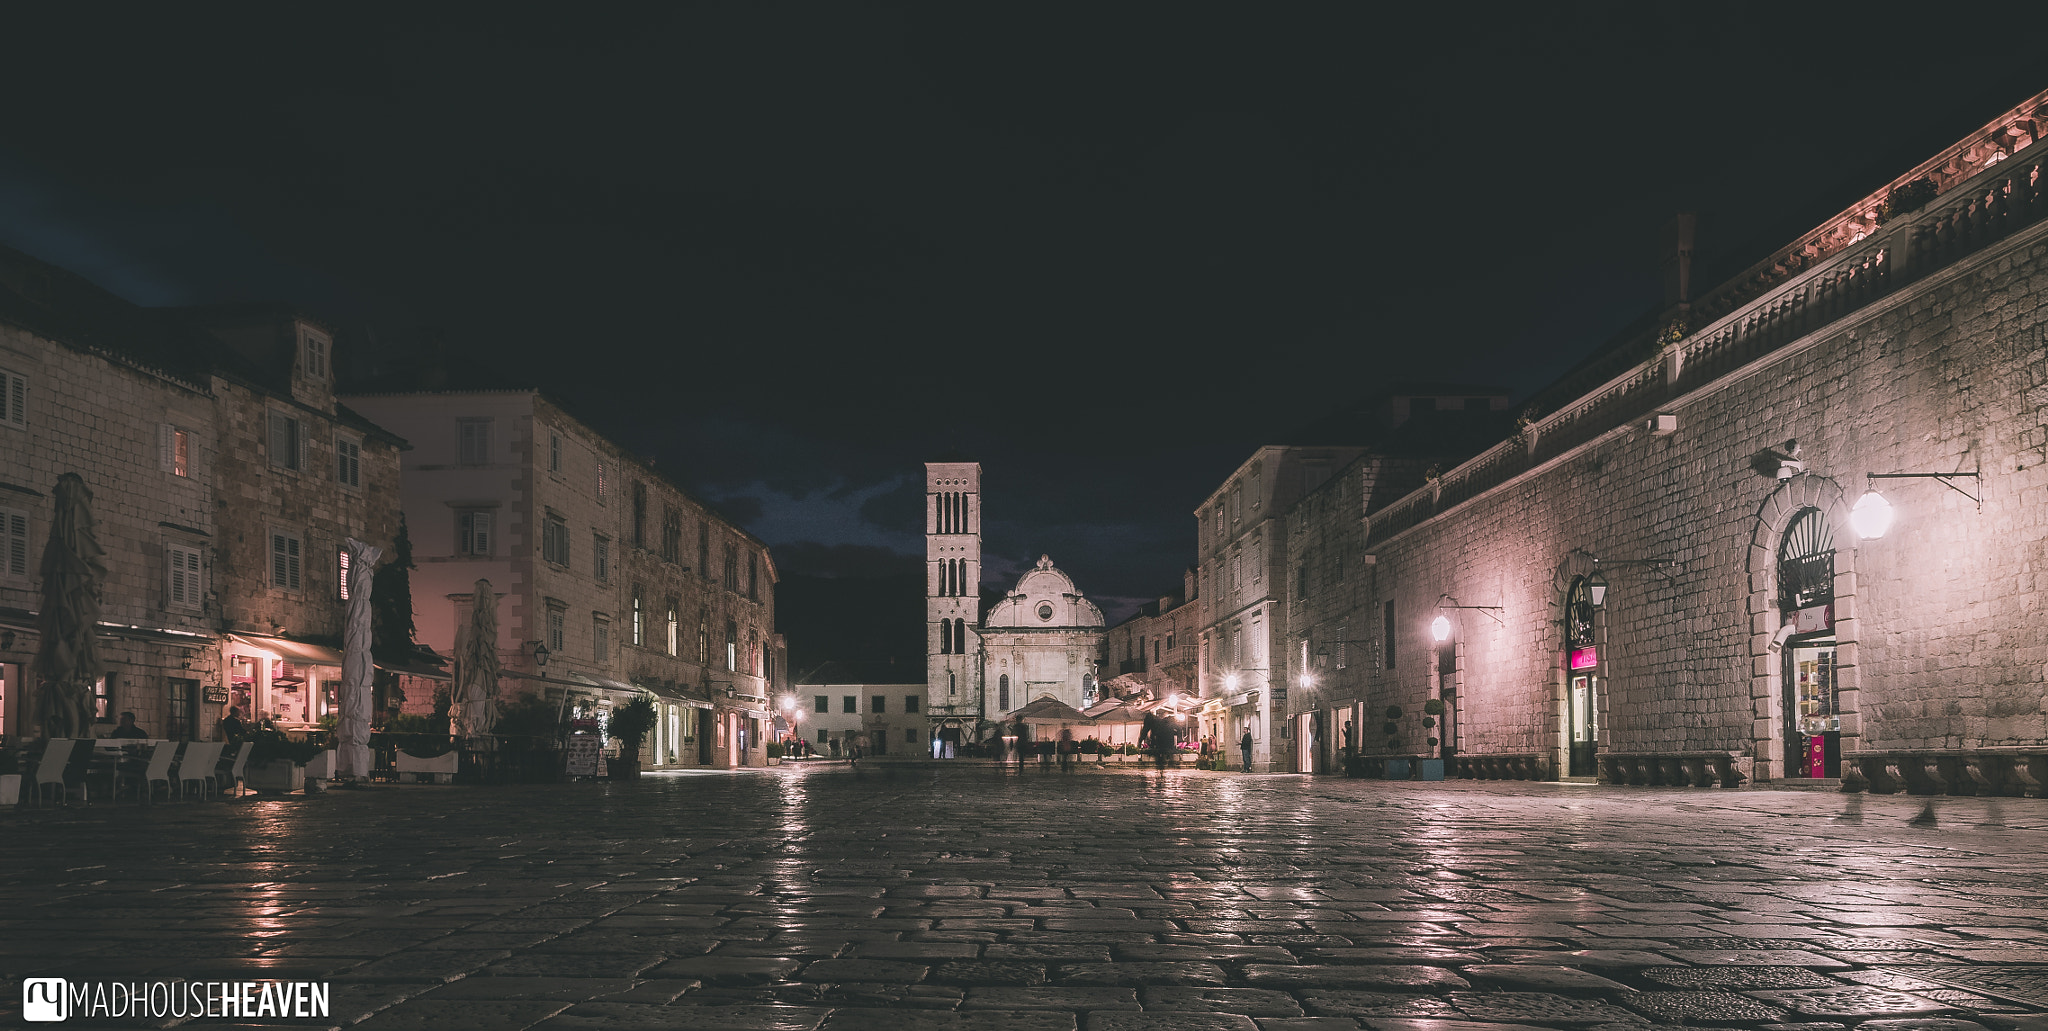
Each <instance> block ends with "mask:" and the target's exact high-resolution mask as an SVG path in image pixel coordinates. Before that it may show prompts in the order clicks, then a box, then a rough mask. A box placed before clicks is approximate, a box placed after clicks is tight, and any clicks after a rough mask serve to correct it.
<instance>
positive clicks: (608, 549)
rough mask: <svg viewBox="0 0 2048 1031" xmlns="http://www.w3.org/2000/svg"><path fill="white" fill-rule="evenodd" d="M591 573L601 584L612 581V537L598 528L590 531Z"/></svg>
mask: <svg viewBox="0 0 2048 1031" xmlns="http://www.w3.org/2000/svg"><path fill="white" fill-rule="evenodd" d="M590 575H591V578H592V579H594V580H596V581H597V582H598V583H601V584H608V583H611V582H612V539H611V537H609V536H607V535H605V534H603V533H599V532H598V531H596V530H592V531H590Z"/></svg>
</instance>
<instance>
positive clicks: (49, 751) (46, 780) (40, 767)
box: [36, 737, 86, 805]
mask: <svg viewBox="0 0 2048 1031" xmlns="http://www.w3.org/2000/svg"><path fill="white" fill-rule="evenodd" d="M75 744H77V742H76V741H73V740H72V739H70V738H67V737H53V738H51V739H50V740H49V741H47V742H45V743H44V744H43V759H42V761H41V762H39V763H37V764H36V804H37V805H42V804H43V795H44V793H45V789H47V788H49V787H50V786H52V785H55V786H56V788H57V803H58V804H59V805H62V804H63V802H64V797H65V796H66V795H68V794H70V793H71V787H70V785H68V784H66V783H65V782H64V768H65V767H66V766H68V765H70V764H71V746H72V745H75ZM78 800H79V801H80V802H83V801H86V795H85V781H84V780H83V779H82V778H81V779H80V780H79V782H78Z"/></svg>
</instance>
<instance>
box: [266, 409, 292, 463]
mask: <svg viewBox="0 0 2048 1031" xmlns="http://www.w3.org/2000/svg"><path fill="white" fill-rule="evenodd" d="M291 448H292V427H291V420H290V419H287V418H285V417H284V415H283V414H282V413H280V412H272V413H270V464H271V465H275V466H279V467H283V468H290V465H291V462H290V459H289V457H288V456H289V455H290V454H291Z"/></svg>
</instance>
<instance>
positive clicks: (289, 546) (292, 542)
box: [285, 537, 299, 591]
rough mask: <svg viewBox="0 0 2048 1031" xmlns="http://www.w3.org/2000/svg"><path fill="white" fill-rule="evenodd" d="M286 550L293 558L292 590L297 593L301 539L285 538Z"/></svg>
mask: <svg viewBox="0 0 2048 1031" xmlns="http://www.w3.org/2000/svg"><path fill="white" fill-rule="evenodd" d="M285 550H286V551H287V552H288V553H289V555H290V556H291V573H292V578H291V579H292V583H291V588H292V590H294V591H296V590H298V589H299V539H298V538H297V537H287V538H285Z"/></svg>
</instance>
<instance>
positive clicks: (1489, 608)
mask: <svg viewBox="0 0 2048 1031" xmlns="http://www.w3.org/2000/svg"><path fill="white" fill-rule="evenodd" d="M1446 599H1449V601H1450V602H1451V604H1449V605H1446V604H1444V601H1445V600H1446ZM1436 607H1437V608H1439V609H1471V610H1473V611H1475V612H1484V613H1486V615H1487V617H1488V618H1489V619H1492V620H1493V621H1494V622H1496V623H1499V624H1500V625H1501V626H1506V625H1508V622H1507V620H1505V619H1503V618H1501V617H1500V616H1498V615H1496V613H1500V612H1506V611H1507V606H1505V605H1460V604H1458V599H1456V598H1452V597H1451V596H1450V595H1448V594H1446V595H1444V596H1443V597H1441V598H1438V599H1437V600H1436Z"/></svg>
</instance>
